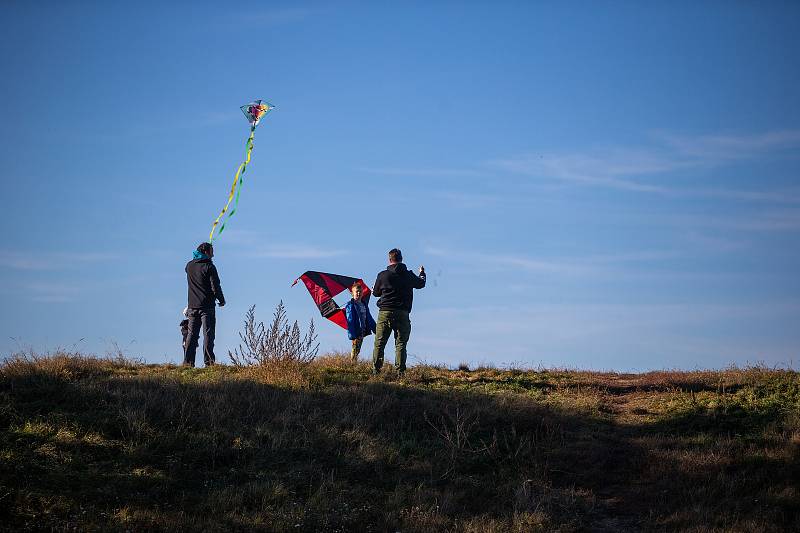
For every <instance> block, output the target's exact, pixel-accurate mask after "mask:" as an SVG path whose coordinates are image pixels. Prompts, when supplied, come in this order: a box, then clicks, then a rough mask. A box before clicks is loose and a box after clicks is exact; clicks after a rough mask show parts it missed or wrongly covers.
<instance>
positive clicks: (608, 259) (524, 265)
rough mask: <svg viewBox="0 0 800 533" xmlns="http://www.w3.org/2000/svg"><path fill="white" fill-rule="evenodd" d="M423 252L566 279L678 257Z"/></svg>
mask: <svg viewBox="0 0 800 533" xmlns="http://www.w3.org/2000/svg"><path fill="white" fill-rule="evenodd" d="M423 251H424V252H425V253H426V254H428V255H431V256H435V257H458V258H459V261H461V262H465V263H473V264H480V265H483V266H485V267H490V268H500V269H515V270H523V271H527V272H534V273H539V274H559V275H567V276H585V275H589V274H591V275H598V274H600V273H609V272H610V268H609V267H610V266H613V265H621V264H625V263H633V262H648V261H659V260H664V259H668V258H674V257H676V256H677V255H678V254H677V253H676V252H673V251H657V250H648V251H640V252H629V253H622V254H607V255H586V256H581V257H565V258H544V257H535V256H530V255H524V254H513V253H512V254H510V253H488V252H464V251H459V252H455V251H453V250H449V249H447V248H441V247H436V246H426V247H424V249H423Z"/></svg>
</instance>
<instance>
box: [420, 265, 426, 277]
mask: <svg viewBox="0 0 800 533" xmlns="http://www.w3.org/2000/svg"><path fill="white" fill-rule="evenodd" d="M419 273H420V275H422V274H424V273H425V267H424V266H422V265H420V266H419Z"/></svg>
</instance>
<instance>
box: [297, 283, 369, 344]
mask: <svg viewBox="0 0 800 533" xmlns="http://www.w3.org/2000/svg"><path fill="white" fill-rule="evenodd" d="M300 280H303V283H305V285H306V289H308V293H309V294H310V295H311V298H313V300H314V303H315V304H317V308H318V309H319V312H320V314H321V315H322V316H323V317H325V318H327V319H328V320H330V321H331V322H333V323H334V324H336V325H338V326H341V327H343V328H344V329H347V317H346V316H345V314H344V309H342V308H341V307H339V304H337V303H336V302H334V301H333V297H334V296H336V295H337V294H340V293H342V292H344V291H346V290H349V289H350V287H352V286H353V285H354V284H356V283H358V284H359V285H361V301H362V302H364V305H367V304H369V297H370V294H372V293H371V291H370V290H369V287H368V286H367V284H366V283H364V280H362V279H360V278H351V277H350V276H341V275H339V274H328V273H326V272H315V271H312V270H309V271H308V272H306V273H305V274H303V275H302V276H300V277H299V278H297V279H296V280H294V283H292V287H294V286H295V285H296V284H297V282H298V281H300Z"/></svg>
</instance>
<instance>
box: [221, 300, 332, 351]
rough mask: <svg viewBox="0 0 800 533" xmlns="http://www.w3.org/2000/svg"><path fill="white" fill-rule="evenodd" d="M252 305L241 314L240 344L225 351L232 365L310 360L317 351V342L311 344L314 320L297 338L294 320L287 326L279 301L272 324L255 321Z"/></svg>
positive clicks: (298, 328)
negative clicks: (242, 328)
mask: <svg viewBox="0 0 800 533" xmlns="http://www.w3.org/2000/svg"><path fill="white" fill-rule="evenodd" d="M255 310H256V306H255V305H254V306H252V307H251V308H250V309H249V310H248V311H247V314H246V315H245V319H244V332H241V331H240V332H239V338H240V339H242V344H239V347H238V348H236V349H235V350H234V351H233V352H231V351H228V356H229V357H230V359H231V362H232V363H233V364H234V365H236V366H251V365H266V364H270V363H290V362H291V363H301V364H306V363H310V362H311V361H313V360H314V358H315V357H316V356H317V352H319V343H316V344H315V341H316V340H317V334H316V333H315V330H314V319H311V323H310V324H309V326H308V331H307V332H306V334H305V335H303V336H302V337H301V333H300V327H299V326H298V325H297V321H296V320H295V321H294V324H293V325H292V326H291V327H290V326H289V320H288V319H287V318H286V307H284V305H283V301H282V300H281V302H280V303H279V304H278V306H277V307H276V308H275V313H274V314H273V315H272V323H271V324H270V325H269V327H265V326H264V323H263V322H256V311H255Z"/></svg>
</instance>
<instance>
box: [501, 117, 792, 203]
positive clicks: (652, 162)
mask: <svg viewBox="0 0 800 533" xmlns="http://www.w3.org/2000/svg"><path fill="white" fill-rule="evenodd" d="M656 140H657V141H658V142H659V144H657V145H656V146H653V147H649V148H630V147H607V148H603V149H595V150H591V151H579V152H566V153H548V154H522V155H519V156H515V157H508V158H503V159H498V160H495V161H491V162H490V164H492V165H494V166H496V167H498V168H501V169H503V170H506V171H509V172H514V173H518V174H523V175H529V176H534V177H540V178H546V179H555V180H559V181H563V182H568V183H573V184H578V185H590V186H597V187H607V188H612V189H617V190H624V191H633V192H649V193H657V194H663V195H674V196H700V197H717V198H728V199H737V200H745V201H755V202H773V203H800V191H798V190H796V189H793V190H741V189H733V188H726V187H712V188H709V187H704V188H687V187H676V186H673V185H664V184H661V183H657V182H655V180H656V179H658V178H659V177H660V175H663V174H666V173H671V172H678V171H682V170H691V169H699V168H715V167H720V166H723V165H727V164H731V162H732V161H734V160H740V159H746V158H755V157H763V156H766V155H767V154H770V153H772V152H775V151H779V150H786V149H791V148H798V147H800V130H785V131H775V132H767V133H763V134H758V135H741V136H721V135H718V136H694V137H690V136H676V135H667V134H663V133H661V134H657V135H656Z"/></svg>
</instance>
